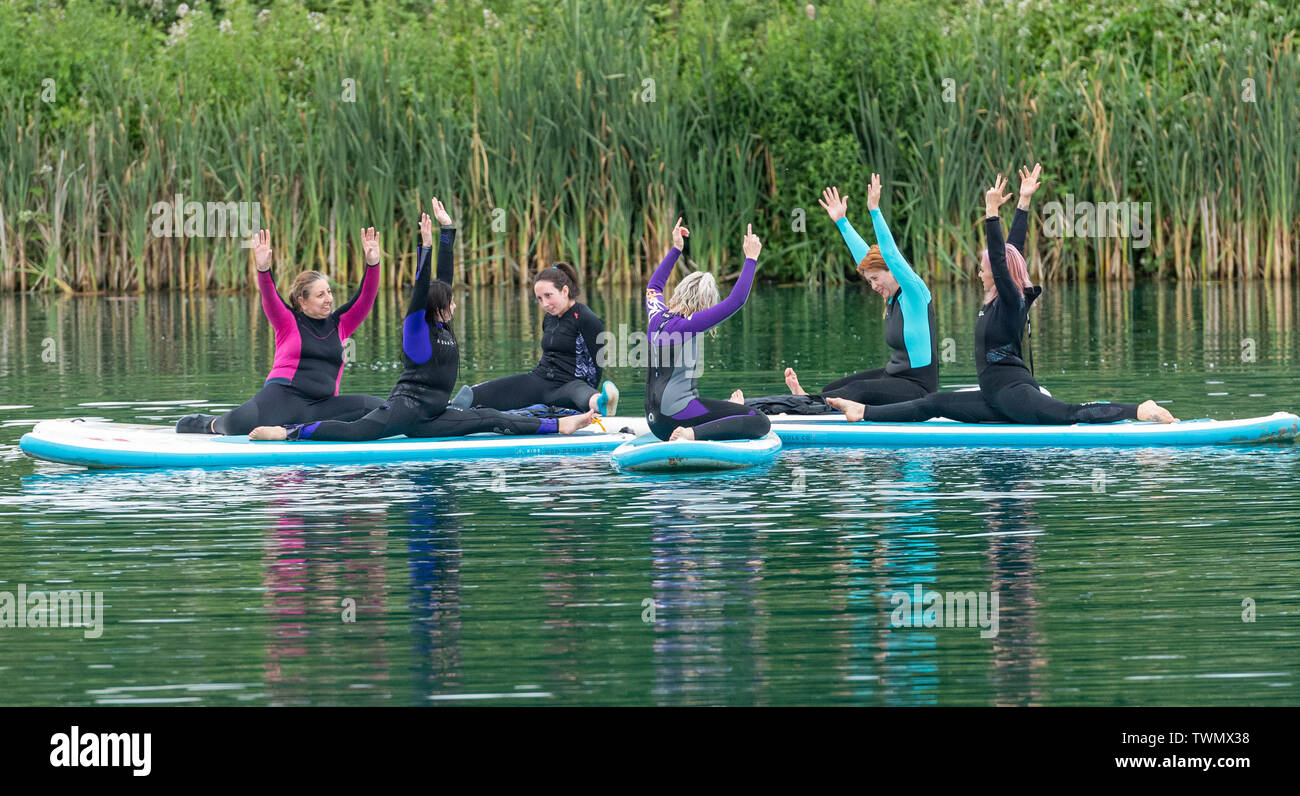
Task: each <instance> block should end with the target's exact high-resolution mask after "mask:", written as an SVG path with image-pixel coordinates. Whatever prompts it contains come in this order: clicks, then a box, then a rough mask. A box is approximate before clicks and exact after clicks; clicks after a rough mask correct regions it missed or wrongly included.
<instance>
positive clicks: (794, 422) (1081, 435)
mask: <svg viewBox="0 0 1300 796" xmlns="http://www.w3.org/2000/svg"><path fill="white" fill-rule="evenodd" d="M768 419H769V420H771V421H772V431H773V432H774V433H776V434H777V435H778V436H779V437H781V441H782V442H783V443H785V444H786V445H801V446H861V447H873V448H890V447H980V446H990V447H993V446H1013V447H1035V448H1052V447H1056V448H1078V447H1110V446H1132V445H1141V446H1148V445H1255V444H1261V443H1268V442H1289V441H1291V440H1294V439H1295V438H1296V436H1297V435H1298V434H1300V417H1296V416H1295V415H1293V414H1291V413H1289V412H1274V413H1273V414H1271V415H1268V416H1267V417H1248V418H1244V419H1241V420H1184V421H1181V422H1178V423H1168V424H1166V423H1145V422H1138V421H1135V420H1125V421H1122V422H1119V423H1093V424H1087V423H1080V424H1077V425H1072V426H1030V425H1018V424H1014V423H958V422H955V421H952V420H942V419H936V420H927V421H925V422H923V423H867V422H858V423H850V422H848V421H847V420H845V419H844V416H843V415H841V414H835V415H816V416H808V415H804V416H799V415H774V416H772V417H770V418H768Z"/></svg>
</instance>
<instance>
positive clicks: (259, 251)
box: [253, 229, 271, 271]
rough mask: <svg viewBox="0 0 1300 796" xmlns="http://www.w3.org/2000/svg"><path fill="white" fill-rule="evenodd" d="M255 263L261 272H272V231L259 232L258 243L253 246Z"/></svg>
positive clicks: (262, 230) (263, 230)
mask: <svg viewBox="0 0 1300 796" xmlns="http://www.w3.org/2000/svg"><path fill="white" fill-rule="evenodd" d="M253 263H254V264H256V265H257V270H259V271H269V270H271V230H269V229H260V230H258V231H257V243H256V244H255V245H254V246H253Z"/></svg>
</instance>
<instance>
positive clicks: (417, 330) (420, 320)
mask: <svg viewBox="0 0 1300 796" xmlns="http://www.w3.org/2000/svg"><path fill="white" fill-rule="evenodd" d="M432 247H433V221H432V220H430V219H429V216H428V214H427V213H424V214H421V215H420V246H419V248H417V249H416V266H415V283H414V284H413V285H411V299H410V301H409V302H407V305H406V319H405V320H403V321H402V350H403V351H405V352H406V355H407V356H408V357H410V358H411V360H412V361H414V362H418V363H423V362H428V361H429V358H430V357H431V356H433V342H432V341H431V340H430V339H429V324H428V322H427V321H425V319H424V310H425V308H426V307H428V306H429V255H430V253H431V252H432V251H433V248H432Z"/></svg>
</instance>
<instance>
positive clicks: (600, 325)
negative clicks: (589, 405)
mask: <svg viewBox="0 0 1300 796" xmlns="http://www.w3.org/2000/svg"><path fill="white" fill-rule="evenodd" d="M603 331H605V322H604V321H602V320H601V319H600V316H599V315H597V314H596V313H594V312H592V311H591V310H590V309H588V310H587V311H586V312H584V313H582V315H581V317H580V318H579V321H578V334H580V335H582V340H583V342H584V343H586V346H587V350H588V351H590V352H591V359H592V363H593V364H594V365H595V366H596V388H597V389H599V388H600V383H601V380H602V379H603V377H604V375H605V369H604V368H603V367H601V364H600V363H601V362H603V361H605V358H604V356H603V353H604V348H605V345H604V344H600V345H597V344H596V340H597V339H599V338H600V333H601V332H603Z"/></svg>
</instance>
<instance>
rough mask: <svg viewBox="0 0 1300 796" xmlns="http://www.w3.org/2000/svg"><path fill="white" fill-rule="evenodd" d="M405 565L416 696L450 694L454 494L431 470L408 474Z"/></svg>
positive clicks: (455, 573) (457, 590)
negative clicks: (409, 497)
mask: <svg viewBox="0 0 1300 796" xmlns="http://www.w3.org/2000/svg"><path fill="white" fill-rule="evenodd" d="M409 490H410V491H411V492H412V493H413V494H414V495H415V499H414V500H413V501H411V502H410V503H409V504H408V505H407V506H406V523H407V527H408V528H409V530H408V531H407V556H408V562H407V566H408V567H409V570H410V596H409V597H408V601H407V606H408V609H409V610H410V613H411V625H412V629H413V631H414V632H413V634H412V639H413V642H414V673H415V684H416V693H417V694H454V693H459V692H460V691H461V690H462V688H463V682H462V681H463V677H462V674H461V658H462V653H461V581H460V570H461V559H462V553H461V527H460V520H459V517H458V516H457V505H456V500H455V495H454V492H453V491H451V490H448V489H446V488H445V487H444V485H443V483H442V482H441V481H440V480H439V479H437V478H436V477H435V475H434V471H432V470H428V469H425V470H415V471H412V472H411V474H410V475H409Z"/></svg>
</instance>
